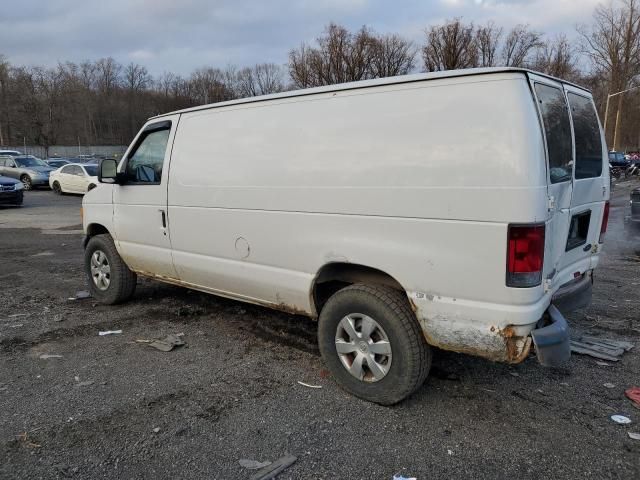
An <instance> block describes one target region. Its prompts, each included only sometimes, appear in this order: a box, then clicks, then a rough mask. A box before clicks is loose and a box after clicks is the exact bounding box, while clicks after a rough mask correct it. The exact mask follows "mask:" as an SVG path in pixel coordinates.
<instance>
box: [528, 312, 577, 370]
mask: <svg viewBox="0 0 640 480" xmlns="http://www.w3.org/2000/svg"><path fill="white" fill-rule="evenodd" d="M531 338H532V339H533V344H534V345H535V347H536V356H537V357H538V361H539V362H540V363H541V364H542V365H545V366H548V367H556V366H560V365H563V364H565V363H567V362H568V361H569V358H571V346H570V343H569V325H568V324H567V320H566V319H565V318H564V316H563V315H562V313H560V310H558V308H557V307H556V306H555V305H553V304H551V305H549V308H548V309H547V311H546V313H545V315H544V316H543V317H542V319H540V322H539V328H536V329H534V330H531Z"/></svg>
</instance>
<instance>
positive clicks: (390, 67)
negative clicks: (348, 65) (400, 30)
mask: <svg viewBox="0 0 640 480" xmlns="http://www.w3.org/2000/svg"><path fill="white" fill-rule="evenodd" d="M372 53H373V60H372V62H371V69H372V75H373V76H374V77H377V78H382V77H393V76H395V75H406V74H407V73H409V72H411V70H413V68H414V67H415V58H416V50H415V48H414V46H413V44H412V43H411V42H410V41H408V40H405V39H404V38H402V37H400V36H399V35H395V34H394V35H382V36H378V37H376V38H374V39H373V50H372Z"/></svg>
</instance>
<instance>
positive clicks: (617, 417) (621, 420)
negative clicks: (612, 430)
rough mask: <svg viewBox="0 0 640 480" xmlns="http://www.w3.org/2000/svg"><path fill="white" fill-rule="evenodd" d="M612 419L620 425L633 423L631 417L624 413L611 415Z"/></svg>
mask: <svg viewBox="0 0 640 480" xmlns="http://www.w3.org/2000/svg"><path fill="white" fill-rule="evenodd" d="M611 420H613V421H614V422H616V423H619V424H620V425H626V424H628V423H631V419H630V418H629V417H625V416H624V415H611Z"/></svg>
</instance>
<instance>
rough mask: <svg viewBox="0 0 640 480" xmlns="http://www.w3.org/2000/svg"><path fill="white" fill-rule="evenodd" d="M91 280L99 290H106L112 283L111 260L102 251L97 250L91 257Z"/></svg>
mask: <svg viewBox="0 0 640 480" xmlns="http://www.w3.org/2000/svg"><path fill="white" fill-rule="evenodd" d="M91 278H92V279H93V284H94V285H95V286H96V287H97V288H98V289H99V290H106V289H107V288H109V284H110V283H111V267H110V266H109V260H108V259H107V256H106V255H105V254H104V252H103V251H102V250H96V251H95V252H93V254H92V255H91Z"/></svg>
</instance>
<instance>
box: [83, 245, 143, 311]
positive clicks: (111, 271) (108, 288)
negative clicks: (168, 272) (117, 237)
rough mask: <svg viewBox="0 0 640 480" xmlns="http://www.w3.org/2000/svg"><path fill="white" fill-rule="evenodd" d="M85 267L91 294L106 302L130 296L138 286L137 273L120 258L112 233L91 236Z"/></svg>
mask: <svg viewBox="0 0 640 480" xmlns="http://www.w3.org/2000/svg"><path fill="white" fill-rule="evenodd" d="M84 270H85V274H86V275H87V282H88V284H89V291H90V292H91V296H92V297H93V298H95V299H96V300H97V301H99V302H100V303H103V304H105V305H113V304H116V303H121V302H124V301H126V300H128V299H129V298H131V296H132V295H133V292H134V291H135V289H136V281H137V276H136V274H135V273H134V272H132V271H131V270H129V267H127V265H126V264H125V263H124V262H123V261H122V258H120V255H119V254H118V251H117V250H116V246H115V244H114V243H113V239H112V238H111V235H108V234H103V235H96V236H95V237H91V239H90V240H89V243H87V248H86V249H85V251H84Z"/></svg>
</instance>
